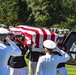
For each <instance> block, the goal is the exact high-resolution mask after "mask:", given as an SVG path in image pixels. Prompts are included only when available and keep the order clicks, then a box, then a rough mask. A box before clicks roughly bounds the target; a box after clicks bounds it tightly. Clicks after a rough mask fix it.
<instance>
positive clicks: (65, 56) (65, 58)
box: [58, 49, 70, 62]
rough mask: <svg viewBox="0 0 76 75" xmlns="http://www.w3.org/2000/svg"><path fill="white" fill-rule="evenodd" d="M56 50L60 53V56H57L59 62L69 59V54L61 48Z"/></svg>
mask: <svg viewBox="0 0 76 75" xmlns="http://www.w3.org/2000/svg"><path fill="white" fill-rule="evenodd" d="M58 52H59V53H60V54H61V55H62V56H59V59H60V60H59V62H66V61H68V60H69V59H70V56H69V55H68V54H67V53H66V52H64V51H63V50H60V49H59V50H58Z"/></svg>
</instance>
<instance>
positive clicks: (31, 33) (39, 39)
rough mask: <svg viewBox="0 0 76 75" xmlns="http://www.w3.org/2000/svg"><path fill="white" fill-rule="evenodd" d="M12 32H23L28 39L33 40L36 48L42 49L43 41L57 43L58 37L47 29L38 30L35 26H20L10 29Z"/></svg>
mask: <svg viewBox="0 0 76 75" xmlns="http://www.w3.org/2000/svg"><path fill="white" fill-rule="evenodd" d="M9 30H10V31H14V32H22V34H23V35H24V36H25V37H26V39H28V40H31V41H33V42H34V44H35V48H38V49H42V48H43V41H44V40H46V39H50V40H53V41H55V42H56V40H57V37H58V35H57V34H56V33H54V32H51V31H49V30H48V29H46V28H38V27H33V26H26V25H18V26H15V27H13V28H9Z"/></svg>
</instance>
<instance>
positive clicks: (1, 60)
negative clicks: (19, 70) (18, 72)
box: [0, 28, 21, 75]
mask: <svg viewBox="0 0 76 75" xmlns="http://www.w3.org/2000/svg"><path fill="white" fill-rule="evenodd" d="M7 33H9V32H8V31H7V30H6V29H5V28H0V75H9V74H8V69H7V64H8V59H9V57H10V56H11V55H14V56H16V55H17V56H18V55H20V54H21V51H20V49H19V47H18V46H17V45H16V44H15V43H14V42H13V41H11V40H10V39H9V38H8V37H6V34H7ZM5 37H6V38H5ZM4 38H5V39H6V41H7V42H8V43H9V45H5V44H4Z"/></svg>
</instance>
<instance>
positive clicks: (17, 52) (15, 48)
mask: <svg viewBox="0 0 76 75" xmlns="http://www.w3.org/2000/svg"><path fill="white" fill-rule="evenodd" d="M6 40H7V42H8V43H9V44H10V46H11V48H12V55H16V56H17V55H21V50H20V48H19V47H18V46H17V45H16V44H15V43H14V42H13V41H11V40H10V39H9V38H8V37H6Z"/></svg>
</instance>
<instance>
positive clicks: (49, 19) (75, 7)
mask: <svg viewBox="0 0 76 75" xmlns="http://www.w3.org/2000/svg"><path fill="white" fill-rule="evenodd" d="M0 24H6V25H7V26H10V25H20V24H24V25H30V26H37V27H47V28H50V27H57V28H68V29H70V30H72V29H73V30H74V29H76V0H0Z"/></svg>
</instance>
